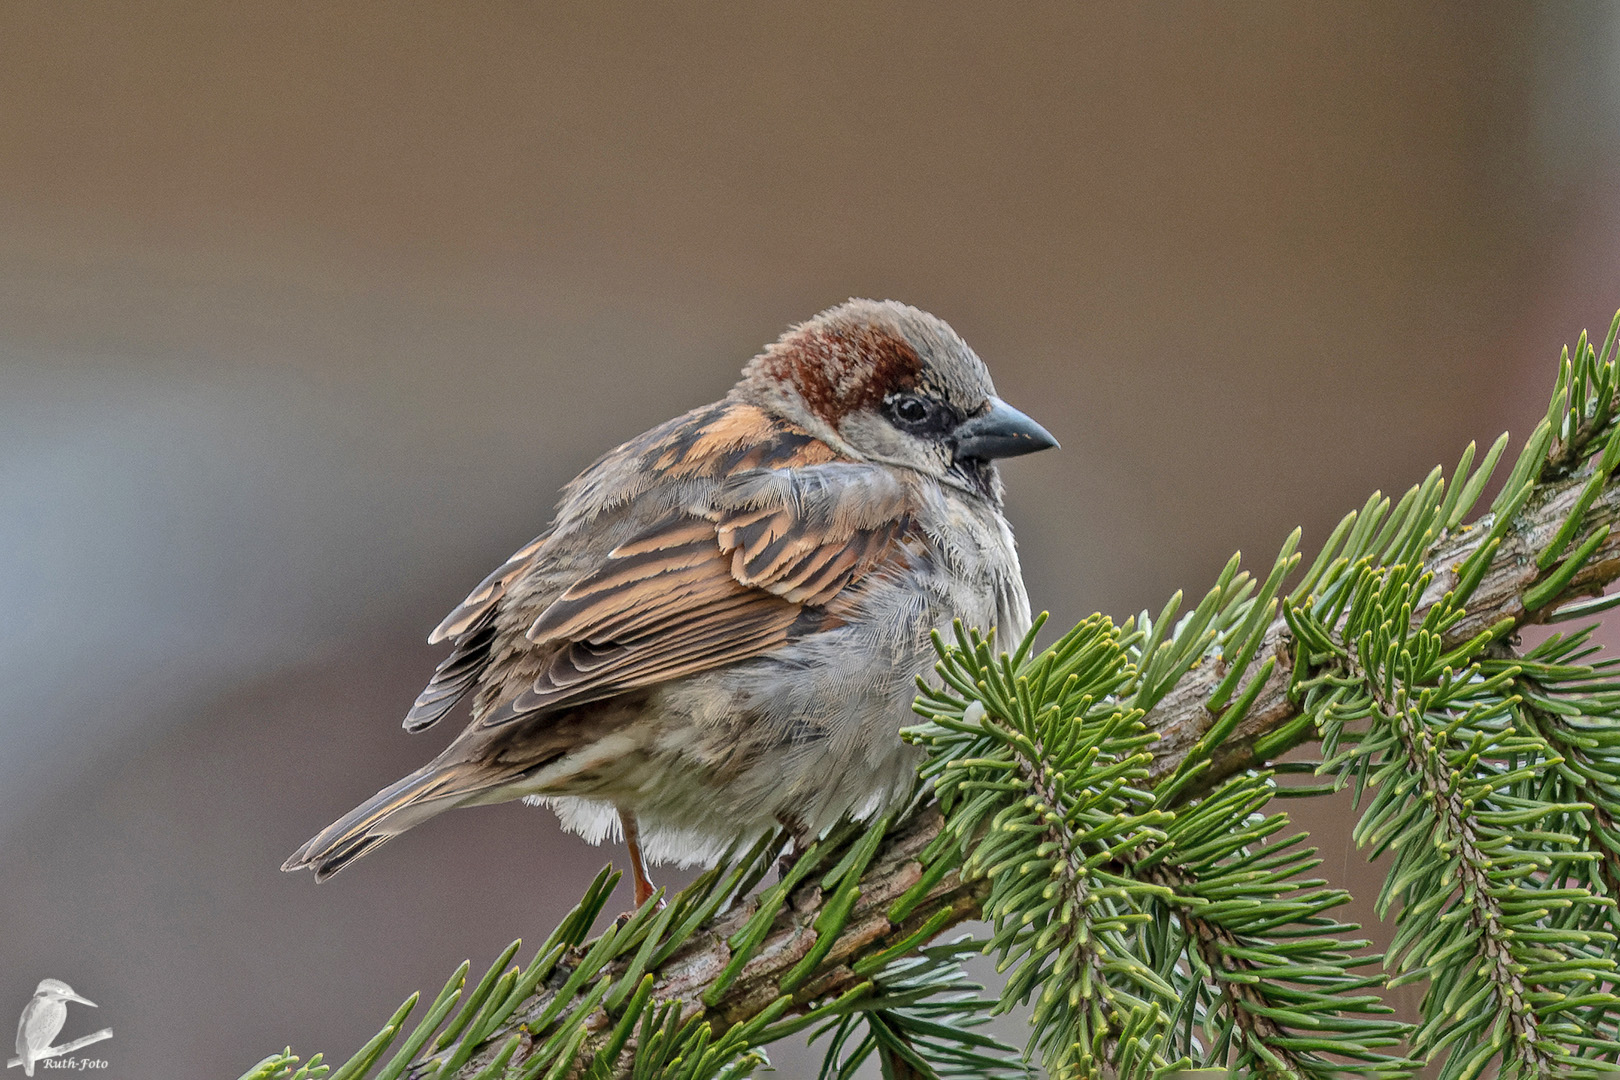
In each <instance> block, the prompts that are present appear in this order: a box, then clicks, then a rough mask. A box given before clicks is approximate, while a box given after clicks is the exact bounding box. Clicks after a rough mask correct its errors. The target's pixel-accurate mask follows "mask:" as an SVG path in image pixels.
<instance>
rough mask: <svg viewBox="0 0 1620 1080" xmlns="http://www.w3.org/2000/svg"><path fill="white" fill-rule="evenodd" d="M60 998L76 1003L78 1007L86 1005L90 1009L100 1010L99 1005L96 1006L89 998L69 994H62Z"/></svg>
mask: <svg viewBox="0 0 1620 1080" xmlns="http://www.w3.org/2000/svg"><path fill="white" fill-rule="evenodd" d="M62 996H63V997H65V998H67V999H68V1000H69V1001H77V1002H78V1003H79V1004H80V1005H88V1006H90V1007H91V1008H92V1009H99V1008H101V1006H100V1005H97V1004H96V1003H95V1002H93V1001H91V1000H90V999H89V998H87V997H80V996H79V995H78V994H71V993H70V994H63V995H62Z"/></svg>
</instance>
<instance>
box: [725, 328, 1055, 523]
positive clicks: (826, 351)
mask: <svg viewBox="0 0 1620 1080" xmlns="http://www.w3.org/2000/svg"><path fill="white" fill-rule="evenodd" d="M736 393H738V394H739V395H741V396H742V397H743V398H745V399H746V400H749V401H752V402H753V403H754V404H756V405H759V406H760V407H762V408H764V409H766V410H767V411H769V412H772V413H775V414H777V415H779V416H782V417H784V418H785V419H788V420H791V421H793V422H794V423H797V424H799V425H800V426H802V427H804V428H805V429H806V430H807V431H809V432H810V433H811V434H813V435H815V436H816V437H817V438H820V439H821V440H822V441H824V442H826V443H827V444H828V445H830V446H832V447H833V448H834V449H836V450H838V451H840V452H841V453H844V454H847V455H848V456H850V457H853V458H856V459H858V460H862V461H873V462H881V463H883V464H887V465H898V466H901V467H903V468H908V469H915V470H916V471H918V472H921V473H924V474H927V475H929V476H933V477H936V478H938V479H940V480H941V481H943V482H945V483H948V484H952V485H954V486H956V487H959V488H962V489H964V490H967V491H972V492H975V493H977V494H980V495H983V496H986V497H988V498H991V499H995V500H998V501H999V498H1000V481H999V480H998V478H997V476H996V472H995V468H994V466H993V465H992V464H991V462H992V461H994V460H995V459H996V458H1004V457H1015V456H1017V455H1019V454H1029V453H1033V452H1034V451H1036V450H1045V449H1048V448H1049V447H1054V446H1056V445H1057V440H1056V439H1054V438H1052V436H1051V435H1050V434H1049V433H1048V432H1047V430H1046V429H1045V428H1043V427H1041V425H1039V424H1037V423H1036V422H1035V421H1033V420H1031V419H1030V418H1029V417H1027V416H1025V415H1024V414H1023V413H1021V412H1019V411H1018V410H1017V409H1015V408H1013V407H1012V406H1011V405H1008V404H1007V403H1006V402H1004V401H1002V400H1001V399H1000V398H999V397H997V396H996V390H995V386H994V385H993V384H992V383H991V381H990V372H989V371H988V370H986V368H985V366H984V361H982V360H980V359H979V357H978V356H977V354H975V353H974V351H973V350H972V349H970V348H968V346H967V343H966V342H964V341H963V340H962V339H961V338H960V337H959V336H958V335H957V333H956V331H954V330H952V329H951V328H950V327H949V326H947V325H946V324H945V322H944V321H943V320H941V319H938V318H936V317H934V316H933V315H930V314H928V313H927V312H926V311H920V310H918V309H917V308H914V307H909V306H907V305H905V304H900V303H896V302H895V301H893V300H881V301H878V300H850V301H847V302H846V303H843V304H839V305H838V306H837V307H833V308H828V309H827V310H826V311H823V312H822V313H821V314H819V315H817V316H816V317H815V318H813V319H810V320H809V321H808V322H804V323H801V324H799V325H798V326H795V327H793V328H792V329H790V330H789V331H788V332H787V333H785V334H783V335H782V336H781V337H780V338H779V339H777V341H776V342H775V343H774V344H772V345H769V346H767V347H766V349H765V351H764V352H762V353H760V354H759V355H758V356H756V357H755V358H754V359H753V360H752V361H751V362H750V363H749V364H748V366H747V367H746V368H744V369H743V378H742V381H741V382H740V383H738V384H737V390H736Z"/></svg>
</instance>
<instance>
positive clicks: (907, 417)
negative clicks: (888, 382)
mask: <svg viewBox="0 0 1620 1080" xmlns="http://www.w3.org/2000/svg"><path fill="white" fill-rule="evenodd" d="M889 415H890V416H892V417H894V418H895V419H896V420H898V421H899V422H900V423H901V424H903V425H905V426H906V427H915V426H917V425H920V424H923V423H925V422H926V421H927V420H928V403H927V402H925V401H923V399H922V398H920V397H918V396H917V395H915V394H899V395H897V396H895V397H894V398H892V399H891V400H890V401H889Z"/></svg>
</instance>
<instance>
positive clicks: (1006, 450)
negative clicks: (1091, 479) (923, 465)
mask: <svg viewBox="0 0 1620 1080" xmlns="http://www.w3.org/2000/svg"><path fill="white" fill-rule="evenodd" d="M952 439H953V441H954V442H955V444H956V450H955V455H956V457H957V459H958V460H960V459H962V458H979V459H981V460H986V461H988V460H990V459H992V458H1004V457H1018V456H1019V455H1020V454H1033V453H1034V452H1035V451H1037V450H1050V449H1052V448H1053V447H1055V446H1056V445H1057V444H1058V441H1057V440H1056V439H1054V438H1052V433H1051V432H1050V431H1047V430H1046V429H1045V428H1043V427H1041V425H1039V424H1037V423H1036V422H1035V421H1033V420H1031V419H1030V418H1029V417H1027V416H1025V415H1024V414H1023V413H1021V412H1019V411H1018V410H1017V409H1015V408H1013V407H1012V406H1011V405H1009V404H1007V403H1006V402H1005V401H1002V400H1001V399H1000V398H997V397H993V398H991V399H990V409H989V411H988V412H982V413H980V414H979V415H978V416H973V417H969V418H968V419H966V420H964V421H962V423H961V424H959V425H958V426H957V428H956V431H955V433H954V434H953V436H952Z"/></svg>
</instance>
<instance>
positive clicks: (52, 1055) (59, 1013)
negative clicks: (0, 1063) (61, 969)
mask: <svg viewBox="0 0 1620 1080" xmlns="http://www.w3.org/2000/svg"><path fill="white" fill-rule="evenodd" d="M70 1001H76V1002H78V1003H79V1004H80V1005H88V1006H90V1007H91V1008H92V1009H94V1008H97V1007H98V1006H97V1005H96V1003H95V1002H93V1001H91V1000H90V999H89V998H87V997H80V996H79V995H78V994H75V993H74V992H73V987H71V986H69V985H68V984H67V983H65V982H63V981H62V980H61V979H42V980H40V984H39V986H38V988H36V989H35V990H34V996H33V997H32V998H31V999H30V1000H29V1002H28V1004H27V1005H24V1006H23V1011H22V1016H21V1017H19V1018H18V1020H17V1056H16V1057H14V1058H12V1059H11V1060H10V1061H8V1062H6V1068H8V1069H15V1068H16V1067H17V1066H19V1065H21V1066H22V1071H23V1075H25V1076H33V1075H34V1070H35V1069H72V1070H75V1071H82V1070H86V1069H105V1068H106V1067H107V1062H106V1061H104V1060H102V1059H100V1058H82V1057H70V1056H69V1055H70V1054H72V1053H74V1052H75V1051H77V1050H82V1049H84V1048H85V1047H86V1046H89V1045H90V1044H91V1043H98V1042H101V1041H102V1040H103V1039H110V1038H112V1034H113V1033H112V1028H102V1029H101V1030H100V1031H97V1032H95V1033H94V1034H91V1035H85V1036H83V1037H82V1038H78V1039H70V1040H68V1041H67V1042H65V1043H58V1042H57V1041H56V1037H57V1036H58V1035H60V1034H61V1033H62V1027H63V1025H65V1024H66V1023H67V1015H68V1002H70Z"/></svg>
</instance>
